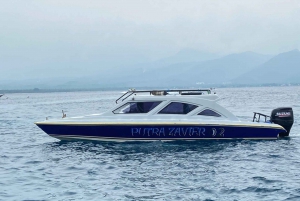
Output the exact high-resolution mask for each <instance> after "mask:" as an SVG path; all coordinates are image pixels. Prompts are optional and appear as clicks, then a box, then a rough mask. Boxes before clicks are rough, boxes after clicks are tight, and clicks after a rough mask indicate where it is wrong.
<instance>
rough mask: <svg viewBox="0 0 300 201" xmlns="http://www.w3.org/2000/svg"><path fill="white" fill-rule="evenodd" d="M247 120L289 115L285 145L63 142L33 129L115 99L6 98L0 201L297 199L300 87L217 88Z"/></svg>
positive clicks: (105, 95)
mask: <svg viewBox="0 0 300 201" xmlns="http://www.w3.org/2000/svg"><path fill="white" fill-rule="evenodd" d="M216 91H217V94H219V96H220V97H221V98H223V99H222V100H221V101H220V104H221V105H223V106H224V107H226V108H227V109H229V110H230V111H231V112H233V113H234V114H235V115H236V116H238V117H239V118H240V119H242V120H244V121H252V116H253V112H254V111H256V112H261V113H266V114H270V112H271V110H272V109H274V108H276V107H282V106H291V107H293V110H294V116H295V123H294V126H293V127H292V130H291V133H290V137H289V138H286V139H280V140H267V141H263V140H256V141H255V140H228V141H224V140H223V141H222V140H220V141H197V142H131V143H113V142H103V143H101V142H98V143H95V142H80V141H77V142H76V141H68V142H63V141H59V140H56V139H54V138H51V137H49V136H48V135H47V134H46V133H44V132H43V131H42V130H40V129H39V128H38V127H37V126H35V124H34V122H36V121H41V120H44V119H45V118H46V117H48V118H56V117H61V116H62V110H64V111H65V113H66V114H67V117H69V116H81V115H85V114H95V113H100V112H103V111H105V110H107V109H109V108H110V107H111V106H113V105H114V100H115V99H116V98H117V97H119V96H120V95H121V93H120V92H118V91H110V92H107V91H106V92H101V91H99V92H66V93H64V92H60V93H34V94H25V93H19V94H6V95H5V96H3V97H1V98H0V200H5V201H6V200H128V201H130V200H207V201H208V200H251V201H252V200H272V201H273V200H300V125H299V124H300V123H299V120H300V87H264V88H263V87H262V88H232V89H229V88H227V89H217V90H216Z"/></svg>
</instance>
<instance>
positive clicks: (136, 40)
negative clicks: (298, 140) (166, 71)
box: [0, 0, 300, 72]
mask: <svg viewBox="0 0 300 201" xmlns="http://www.w3.org/2000/svg"><path fill="white" fill-rule="evenodd" d="M1 4H2V5H1V7H0V30H1V31H0V59H2V60H5V61H6V62H2V67H1V68H2V69H4V68H6V69H7V71H9V69H22V68H23V69H28V68H31V69H34V66H35V68H43V66H44V68H54V69H55V67H53V66H59V63H68V64H69V65H71V66H72V65H73V66H76V64H74V63H72V62H77V63H78V62H79V61H80V62H82V63H84V62H90V63H94V64H95V66H97V65H98V66H101V67H100V68H106V67H107V66H110V67H111V66H116V65H119V64H122V63H124V64H126V63H135V62H142V61H147V60H151V59H152V60H153V59H157V58H160V57H164V56H168V55H171V54H173V53H175V52H177V51H179V50H181V49H184V48H194V49H198V50H202V51H207V52H216V53H221V54H228V53H234V52H243V51H255V52H261V53H266V54H276V53H279V52H282V51H288V50H290V49H294V48H300V38H299V35H300V20H299V19H300V2H299V1H292V0H287V1H279V0H264V1H259V0H251V1H250V0H249V1H240V0H231V1H230V0H225V1H224V0H201V1H200V0H189V1H183V0H142V1H141V0H127V1H124V0H112V1H104V0H102V1H101V0H86V1H81V0H80V1H79V0H51V1H50V0H44V1H34V0H28V1H16V0H11V1H4V2H2V3H1ZM138 58H140V59H138ZM50 61H51V62H53V61H56V64H55V62H54V64H53V66H49V65H45V63H49V62H50ZM0 64H1V62H0ZM32 71H33V70H32ZM24 72H25V71H24Z"/></svg>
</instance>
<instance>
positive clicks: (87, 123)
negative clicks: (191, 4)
mask: <svg viewBox="0 0 300 201" xmlns="http://www.w3.org/2000/svg"><path fill="white" fill-rule="evenodd" d="M217 101H218V96H217V95H216V93H215V92H214V91H213V90H212V89H199V90H188V89H186V90H181V89H179V90H145V91H139V90H129V91H127V92H126V93H124V94H123V95H122V96H121V97H120V98H118V99H117V100H116V105H115V106H114V107H113V108H111V109H110V110H109V111H107V112H104V113H102V114H97V115H87V116H82V117H71V118H62V119H56V120H46V121H41V122H36V125H37V126H38V127H40V128H41V129H42V130H43V131H44V132H46V133H47V134H48V135H50V136H52V137H55V138H58V139H61V140H68V139H81V140H105V141H152V140H204V139H277V138H278V137H280V136H288V135H289V132H290V129H291V127H292V124H293V111H292V108H277V109H275V110H273V111H272V114H271V116H267V115H264V114H261V113H255V114H254V117H253V121H252V122H242V121H240V120H239V119H238V118H237V117H236V116H234V115H233V114H232V113H231V112H229V111H228V110H226V109H225V108H223V107H222V106H220V105H219V104H218V103H217ZM261 117H264V118H261ZM261 120H263V121H261Z"/></svg>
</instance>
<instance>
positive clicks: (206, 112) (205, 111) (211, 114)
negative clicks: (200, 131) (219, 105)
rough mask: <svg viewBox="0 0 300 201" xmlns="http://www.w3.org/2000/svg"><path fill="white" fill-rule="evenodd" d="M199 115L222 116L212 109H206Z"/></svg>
mask: <svg viewBox="0 0 300 201" xmlns="http://www.w3.org/2000/svg"><path fill="white" fill-rule="evenodd" d="M198 115H203V116H211V117H220V116H221V115H219V114H218V113H216V112H214V111H212V110H210V109H205V110H203V111H202V112H200V113H199V114H198Z"/></svg>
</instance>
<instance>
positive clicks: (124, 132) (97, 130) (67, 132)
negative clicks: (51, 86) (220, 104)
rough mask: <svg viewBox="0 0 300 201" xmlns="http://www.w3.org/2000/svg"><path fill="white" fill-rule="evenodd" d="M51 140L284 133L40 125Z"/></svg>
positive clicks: (183, 127)
mask: <svg viewBox="0 0 300 201" xmlns="http://www.w3.org/2000/svg"><path fill="white" fill-rule="evenodd" d="M38 126H39V127H40V128H41V129H42V130H43V131H44V132H46V133H47V134H49V135H51V136H55V135H61V136H66V137H67V136H70V137H74V136H81V137H82V136H86V137H91V138H102V137H103V138H122V139H127V138H128V139H129V138H130V139H131V140H134V139H135V138H136V139H140V138H142V139H149V140H151V139H162V140H168V139H170V140H171V139H174V138H176V139H181V138H182V139H188V138H191V139H195V138H196V139H201V138H205V139H207V138H209V139H214V138H224V139H226V138H227V139H228V138H244V139H245V138H258V139H259V138H273V139H274V138H277V136H278V134H279V133H281V132H283V130H282V129H280V128H270V127H242V126H237V127H234V126H220V125H210V126H203V125H199V126H196V125H192V126H188V125H175V126H174V125H173V126H171V125H165V126H164V125H157V126H155V125H153V126H150V125H91V126H89V125H51V124H38Z"/></svg>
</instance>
